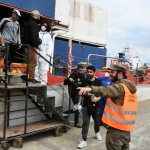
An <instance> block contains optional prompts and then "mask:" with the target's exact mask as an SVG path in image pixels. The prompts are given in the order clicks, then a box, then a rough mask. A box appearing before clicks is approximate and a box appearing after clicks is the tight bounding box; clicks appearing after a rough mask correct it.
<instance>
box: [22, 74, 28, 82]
mask: <svg viewBox="0 0 150 150" xmlns="http://www.w3.org/2000/svg"><path fill="white" fill-rule="evenodd" d="M20 78H21V79H22V80H23V82H26V81H27V79H28V77H27V75H21V76H20Z"/></svg>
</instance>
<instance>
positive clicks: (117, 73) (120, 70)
mask: <svg viewBox="0 0 150 150" xmlns="http://www.w3.org/2000/svg"><path fill="white" fill-rule="evenodd" d="M108 70H109V74H110V79H111V80H112V81H113V82H116V81H119V80H121V79H127V76H126V67H125V66H121V65H113V66H110V67H109V68H108Z"/></svg>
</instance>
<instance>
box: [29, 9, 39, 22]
mask: <svg viewBox="0 0 150 150" xmlns="http://www.w3.org/2000/svg"><path fill="white" fill-rule="evenodd" d="M31 16H32V17H33V18H34V19H36V20H40V17H41V14H40V12H39V11H38V10H33V11H32V12H31Z"/></svg>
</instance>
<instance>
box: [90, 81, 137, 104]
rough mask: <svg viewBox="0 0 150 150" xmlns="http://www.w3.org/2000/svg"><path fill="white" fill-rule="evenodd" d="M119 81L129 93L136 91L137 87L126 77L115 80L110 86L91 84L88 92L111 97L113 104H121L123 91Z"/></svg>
mask: <svg viewBox="0 0 150 150" xmlns="http://www.w3.org/2000/svg"><path fill="white" fill-rule="evenodd" d="M120 83H124V84H125V86H127V88H128V89H129V91H130V92H131V93H136V91H137V89H136V86H135V84H134V83H133V82H131V81H130V80H128V79H122V80H120V81H117V82H115V83H114V84H113V85H112V86H101V87H96V86H92V87H91V88H92V91H91V92H90V93H92V94H95V95H96V96H100V97H107V98H111V99H112V101H113V102H114V103H115V104H117V105H121V106H122V105H123V102H124V94H125V91H124V88H123V86H122V85H121V84H120Z"/></svg>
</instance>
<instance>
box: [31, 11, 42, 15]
mask: <svg viewBox="0 0 150 150" xmlns="http://www.w3.org/2000/svg"><path fill="white" fill-rule="evenodd" d="M31 13H32V14H33V15H40V16H41V14H40V12H39V11H38V10H33V11H32V12H31Z"/></svg>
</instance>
